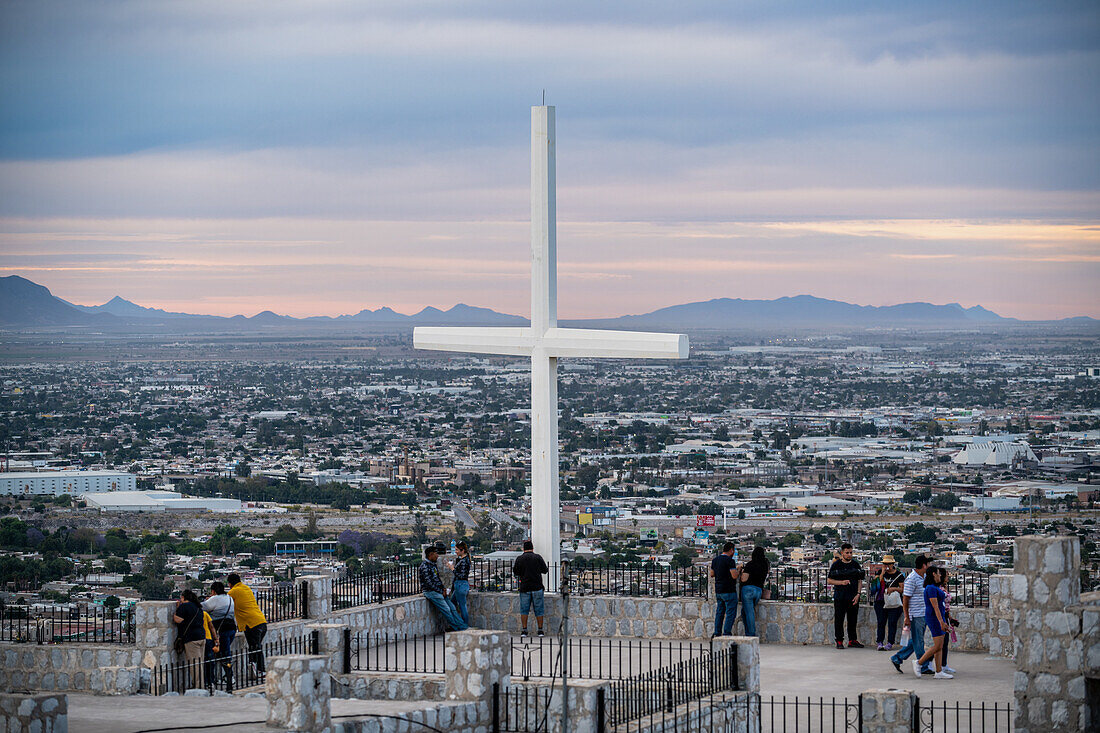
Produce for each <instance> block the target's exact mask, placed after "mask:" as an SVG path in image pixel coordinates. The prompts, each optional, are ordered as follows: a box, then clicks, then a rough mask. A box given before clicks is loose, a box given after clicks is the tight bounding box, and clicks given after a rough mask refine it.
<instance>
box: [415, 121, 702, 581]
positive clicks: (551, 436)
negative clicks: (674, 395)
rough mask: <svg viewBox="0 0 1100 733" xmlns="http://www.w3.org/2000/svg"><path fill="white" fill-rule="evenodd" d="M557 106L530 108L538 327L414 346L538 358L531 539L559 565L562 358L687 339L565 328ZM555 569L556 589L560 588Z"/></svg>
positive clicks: (635, 353)
mask: <svg viewBox="0 0 1100 733" xmlns="http://www.w3.org/2000/svg"><path fill="white" fill-rule="evenodd" d="M555 137H556V136H555V134H554V108H553V107H548V106H539V107H532V108H531V327H530V328H496V327H494V328H425V327H417V328H414V329H413V346H414V347H415V348H417V349H433V350H436V351H466V352H474V353H479V354H505V355H509V356H530V357H531V539H532V541H533V542H534V544H535V551H536V552H538V553H539V554H541V555H542V556H543V557H544V558H546V561H547V562H548V563H551V567H552V568H555V570H556V569H557V568H559V567H560V563H561V539H560V514H559V513H560V510H559V504H558V357H562V356H565V357H570V356H573V357H611V358H620V359H686V358H687V355H688V337H687V336H685V335H683V334H675V333H642V332H638V331H597V330H592V329H585V328H558V273H557V202H556V193H555V188H556V181H555V163H554V148H555V144H556V143H555ZM557 581H558V578H557V573H556V572H554V573H551V581H550V582H551V590H556V589H557V584H558V582H557Z"/></svg>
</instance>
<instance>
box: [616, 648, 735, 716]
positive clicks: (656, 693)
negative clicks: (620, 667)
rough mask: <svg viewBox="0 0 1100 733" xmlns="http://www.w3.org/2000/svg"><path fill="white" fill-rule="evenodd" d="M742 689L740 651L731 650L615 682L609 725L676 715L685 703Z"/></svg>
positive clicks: (727, 649)
mask: <svg viewBox="0 0 1100 733" xmlns="http://www.w3.org/2000/svg"><path fill="white" fill-rule="evenodd" d="M738 686H739V680H738V676H737V647H736V646H730V647H727V648H725V649H723V650H721V651H718V652H714V653H713V654H707V655H706V656H703V657H699V658H696V659H688V660H685V661H683V662H678V663H676V664H672V665H669V666H667V667H662V668H660V669H654V670H650V671H648V672H643V673H642V674H638V675H635V676H633V677H631V678H630V679H626V680H622V681H618V682H613V683H612V684H611V686H610V689H609V691H608V694H607V701H606V719H607V724H608V725H609V726H618V725H621V724H623V723H627V722H628V721H632V720H637V719H639V718H645V717H650V716H653V715H656V714H658V713H672V712H674V711H675V710H676V708H678V707H679V706H681V705H684V704H685V703H688V702H691V701H693V700H698V699H701V698H704V697H707V696H709V695H713V694H716V693H721V692H726V691H732V690H736V689H737V688H738Z"/></svg>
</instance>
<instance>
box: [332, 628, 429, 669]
mask: <svg viewBox="0 0 1100 733" xmlns="http://www.w3.org/2000/svg"><path fill="white" fill-rule="evenodd" d="M444 648H445V646H444V637H443V635H442V634H436V635H434V636H428V635H413V634H382V633H376V634H372V633H370V632H366V631H361V632H359V633H357V634H355V636H354V637H352V649H351V668H352V669H354V670H356V671H372V672H427V673H434V674H442V673H443V672H445V671H446V669H445V667H444V664H443V658H444V656H445V655H444Z"/></svg>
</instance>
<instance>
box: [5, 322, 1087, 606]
mask: <svg viewBox="0 0 1100 733" xmlns="http://www.w3.org/2000/svg"><path fill="white" fill-rule="evenodd" d="M34 348H35V339H33V338H27V337H26V336H22V337H18V338H12V339H9V341H8V344H7V345H6V347H5V351H6V352H7V353H8V354H9V356H10V358H9V359H7V360H6V363H5V364H4V365H3V366H2V367H0V378H2V383H3V394H4V403H5V408H4V420H3V422H2V424H0V441H2V442H0V445H2V449H3V454H4V455H3V458H4V465H3V468H4V473H2V474H0V511H3V513H4V517H3V518H2V519H0V528H2V544H3V547H4V550H3V552H4V554H3V557H2V559H0V569H2V571H0V572H2V575H0V582H2V583H3V588H4V589H5V590H4V595H3V603H4V607H5V612H6V613H7V614H8V616H7V617H11V614H12V613H17V614H18V615H20V616H26V617H30V618H33V617H34V616H35V615H36V614H39V613H45V614H47V615H50V614H57V613H58V612H59V611H62V610H63V611H64V612H66V613H69V614H81V613H85V612H87V609H88V607H91V606H106V607H108V608H110V607H115V608H117V607H119V605H120V604H121V605H122V606H127V605H129V604H131V603H133V602H135V601H137V600H139V599H142V598H146V599H160V598H168V597H172V595H173V593H175V592H176V591H177V590H178V588H179V587H183V586H191V587H195V588H201V587H202V586H203V584H204V583H206V582H208V581H209V580H210V579H212V578H214V577H215V576H221V575H224V574H225V573H228V572H231V571H236V572H238V573H240V574H241V575H242V577H244V578H246V579H247V580H248V582H249V583H250V584H252V585H253V587H257V588H271V589H273V590H274V589H276V588H278V587H279V586H289V585H291V584H292V582H293V581H292V579H293V578H294V577H295V575H303V574H311V573H315V572H324V573H331V574H333V575H335V576H337V577H341V576H345V575H348V574H349V573H351V574H354V573H357V572H363V571H367V570H376V569H382V568H386V567H393V566H395V565H400V564H403V563H405V564H407V563H411V562H415V561H416V560H417V558H419V556H420V549H421V547H422V546H423V545H424V544H426V543H429V542H438V543H440V544H442V545H443V546H446V547H449V546H450V544H451V542H452V541H453V540H457V539H465V540H467V541H470V542H471V546H472V548H473V549H474V552H475V556H479V557H484V556H488V557H509V556H510V555H509V554H508V553H511V552H513V551H515V550H517V549H518V543H519V540H521V539H523V538H525V537H527V536H529V531H530V528H529V516H530V495H529V494H530V488H529V470H530V426H529V422H528V418H529V412H530V407H529V404H530V400H529V396H528V390H529V382H530V376H529V370H528V367H527V365H526V363H525V362H522V361H517V360H513V359H508V358H482V357H475V356H465V355H451V356H444V357H440V356H438V355H432V354H427V353H425V352H417V351H415V350H413V349H412V348H411V344H410V343H409V338H408V334H407V333H405V334H402V333H389V334H377V335H373V336H369V337H361V338H356V339H355V340H354V341H342V340H340V339H332V340H328V341H306V340H298V339H295V338H293V337H285V338H281V339H280V338H254V337H248V336H242V337H240V338H239V339H235V340H234V342H233V343H232V344H225V343H223V342H219V341H218V340H216V339H205V338H202V337H199V338H196V339H195V340H193V341H173V342H166V341H164V342H155V343H152V344H149V346H148V348H147V349H145V351H146V353H147V355H146V356H145V357H144V358H140V359H134V358H132V357H129V358H128V356H127V354H128V353H132V350H133V349H134V348H135V347H134V345H133V344H130V343H127V344H117V343H100V344H93V343H88V344H80V343H76V342H71V343H66V344H64V345H58V348H59V349H60V354H61V358H58V359H56V360H54V361H53V362H52V363H44V362H42V361H38V360H36V359H35V358H34ZM89 349H91V350H95V349H99V350H101V353H100V354H99V359H101V360H93V361H86V360H85V357H84V354H86V353H87V351H88V350H89ZM292 351H299V352H301V353H300V356H298V357H296V358H288V357H287V356H286V354H287V352H292ZM1098 363H1100V349H1097V348H1096V344H1095V341H1094V340H1093V339H1091V338H1090V337H1088V336H1083V337H1082V336H1075V335H1074V334H1073V333H1072V332H1070V333H1068V334H1067V333H1065V332H1060V333H1059V332H1055V333H1050V334H1045V335H1039V336H1036V335H1035V334H1032V333H1026V334H1018V333H1017V334H1013V333H1011V332H1009V333H998V332H990V333H984V334H981V333H978V334H975V333H951V332H920V331H911V332H893V333H888V334H875V333H847V334H843V333H841V334H801V335H799V336H797V337H796V336H792V337H789V338H755V339H754V338H747V337H738V336H733V335H722V334H714V333H710V334H701V335H698V336H696V339H695V344H694V349H693V353H692V356H691V358H690V359H689V360H687V361H685V362H678V363H675V364H662V363H658V362H646V361H637V362H624V363H608V362H600V361H596V360H576V361H571V362H567V363H564V364H563V365H562V367H561V375H560V387H559V399H560V403H561V413H560V424H561V442H560V456H561V459H560V461H561V472H562V473H561V475H562V486H561V500H562V512H561V521H562V526H563V530H564V533H563V538H564V541H563V550H564V554H563V557H566V558H570V559H573V558H575V559H576V561H577V562H581V563H583V564H586V565H591V566H594V567H598V566H606V565H617V564H622V563H650V564H652V565H654V566H656V567H659V568H669V567H680V566H687V565H696V564H698V565H705V564H706V563H708V562H709V559H710V557H712V556H713V554H714V552H715V548H716V547H719V546H720V545H721V544H722V543H723V542H725V541H726V540H733V541H734V542H736V543H737V544H738V548H739V552H741V553H743V554H745V555H747V554H748V553H749V552H750V551H751V550H752V548H753V546H754V545H756V544H762V545H764V546H765V547H767V548H768V554H769V558H770V559H771V560H772V562H773V563H774V564H781V565H782V566H783V567H785V568H792V569H793V570H796V571H799V572H804V571H809V570H812V569H813V568H825V567H827V566H828V563H829V561H830V560H831V559H832V557H833V555H834V553H835V552H836V550H837V547H838V545H839V543H840V542H842V541H850V542H852V543H853V544H854V545H855V546H856V548H857V556H859V557H862V558H866V560H867V561H873V560H874V558H875V557H878V556H880V555H881V554H883V553H884V552H892V553H893V554H894V555H895V556H897V557H900V558H902V560H901V562H902V563H903V565H904V564H908V563H907V562H906V559H907V558H912V557H913V556H915V555H916V554H918V553H922V552H923V553H927V554H931V555H934V556H936V557H937V558H942V560H943V561H944V562H945V563H947V564H948V566H949V567H952V568H957V569H959V570H960V571H965V573H966V574H967V575H971V576H974V577H980V576H982V575H984V574H989V573H996V572H997V571H998V570H999V569H1001V568H1006V567H1011V565H1012V561H1013V558H1012V539H1013V538H1014V537H1015V536H1017V535H1020V534H1027V533H1033V532H1041V533H1050V532H1055V531H1057V532H1069V533H1072V534H1076V535H1077V536H1079V537H1080V541H1081V544H1080V546H1081V561H1082V565H1081V575H1082V578H1081V580H1082V587H1083V588H1085V589H1088V588H1091V587H1093V585H1094V584H1096V583H1097V578H1098V577H1100V572H1098V567H1100V566H1098V563H1100V553H1098V552H1097V549H1096V543H1097V541H1098V539H1100V526H1098V525H1097V523H1096V521H1095V520H1096V512H1097V508H1098V507H1097V501H1098V499H1100V378H1098V377H1097V376H1096V374H1097V372H1096V364H1098ZM301 542H305V543H307V544H301V545H297V544H282V543H301ZM310 543H312V544H310ZM494 553H503V554H498V555H494ZM775 591H776V592H777V593H778V592H782V589H781V588H779V587H776V588H775ZM19 609H22V610H19ZM93 615H94V614H93Z"/></svg>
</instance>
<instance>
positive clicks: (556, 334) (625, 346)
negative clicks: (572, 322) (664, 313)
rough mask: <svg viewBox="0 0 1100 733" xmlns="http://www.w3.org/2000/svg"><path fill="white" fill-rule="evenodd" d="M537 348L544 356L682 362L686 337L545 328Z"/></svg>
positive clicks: (672, 334)
mask: <svg viewBox="0 0 1100 733" xmlns="http://www.w3.org/2000/svg"><path fill="white" fill-rule="evenodd" d="M538 346H539V347H540V349H541V350H542V351H544V352H545V353H546V355H547V356H560V357H571V356H572V357H606V358H611V359H686V358H687V357H688V337H687V336H686V335H684V334H682V333H647V332H645V331H606V330H597V329H592V328H548V329H546V334H545V335H544V336H543V337H542V338H541V339H539V344H538Z"/></svg>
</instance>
